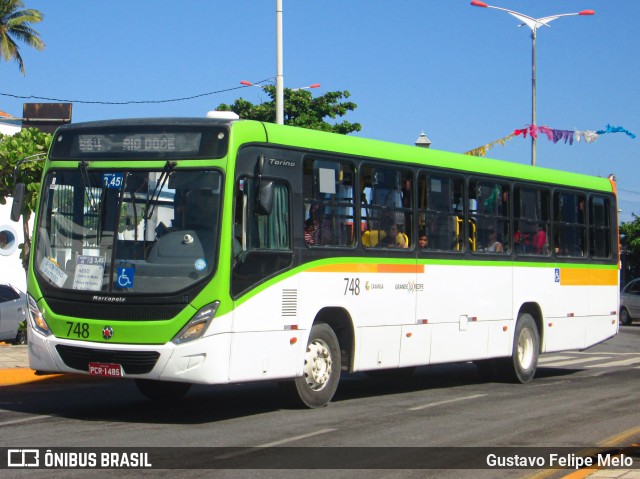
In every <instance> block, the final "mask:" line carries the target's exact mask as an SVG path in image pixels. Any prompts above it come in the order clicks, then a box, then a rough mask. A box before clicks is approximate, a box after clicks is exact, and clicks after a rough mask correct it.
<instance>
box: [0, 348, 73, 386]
mask: <svg viewBox="0 0 640 479" xmlns="http://www.w3.org/2000/svg"><path fill="white" fill-rule="evenodd" d="M62 376H64V375H63V374H37V373H36V372H35V371H34V370H33V369H31V368H29V359H28V357H27V346H13V345H11V344H8V343H3V342H0V387H2V386H12V385H16V384H25V383H31V382H34V381H41V380H43V379H51V378H57V377H62Z"/></svg>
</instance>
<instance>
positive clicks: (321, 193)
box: [303, 159, 355, 246]
mask: <svg viewBox="0 0 640 479" xmlns="http://www.w3.org/2000/svg"><path fill="white" fill-rule="evenodd" d="M353 186H354V175H353V166H352V165H350V164H348V163H344V162H338V161H329V160H314V159H306V160H305V162H304V174H303V196H304V225H305V226H304V228H305V231H304V239H305V243H306V244H307V246H353V245H354V244H355V231H354V225H355V218H354V207H353V203H354V200H353Z"/></svg>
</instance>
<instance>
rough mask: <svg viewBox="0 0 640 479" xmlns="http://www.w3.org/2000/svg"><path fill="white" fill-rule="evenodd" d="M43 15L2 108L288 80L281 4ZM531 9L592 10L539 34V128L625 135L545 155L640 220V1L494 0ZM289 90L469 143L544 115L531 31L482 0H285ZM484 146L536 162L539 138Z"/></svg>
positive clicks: (535, 13) (94, 6)
mask: <svg viewBox="0 0 640 479" xmlns="http://www.w3.org/2000/svg"><path fill="white" fill-rule="evenodd" d="M24 1H25V3H26V5H27V7H29V8H36V9H38V10H40V11H42V12H43V13H44V15H45V19H44V21H43V22H42V23H40V24H38V25H36V26H35V28H36V30H38V31H39V32H40V34H41V36H42V38H43V40H44V41H45V43H46V44H47V48H46V49H45V50H44V51H42V52H38V51H35V50H33V49H30V48H28V47H26V46H24V47H23V48H22V49H21V53H22V56H23V59H24V61H25V66H26V76H24V77H23V76H22V75H21V74H20V72H19V70H18V68H17V64H14V63H6V62H2V63H0V111H5V112H7V113H10V114H12V115H15V116H21V114H22V104H23V103H24V102H39V101H41V100H39V99H37V98H27V99H24V98H14V97H13V96H10V95H17V96H26V97H30V96H33V97H47V98H55V99H60V100H81V101H84V102H126V101H144V100H149V101H158V100H169V99H176V98H184V97H191V96H196V95H201V94H204V93H209V92H216V91H220V90H229V89H232V90H230V91H226V92H224V93H217V94H211V95H205V96H201V97H199V98H195V99H191V100H184V101H175V102H163V103H155V104H153V103H149V104H135V105H103V104H95V103H94V104H92V103H81V102H74V105H73V120H74V121H75V122H78V121H88V120H98V119H106V118H119V117H149V116H204V115H205V114H206V112H207V111H208V110H212V109H215V107H216V106H217V105H219V104H220V103H231V102H233V100H235V99H236V98H238V97H243V98H245V99H247V100H249V101H252V102H254V103H256V102H260V101H262V100H266V99H267V97H266V95H264V93H262V92H261V91H260V90H259V89H257V88H242V89H241V88H238V89H235V88H237V87H240V84H239V82H240V80H249V81H254V82H255V81H260V80H264V79H269V78H274V77H275V55H276V52H275V50H276V42H275V6H276V2H275V0H234V1H222V0H183V1H180V2H176V1H175V0H135V1H131V0H110V1H108V2H107V1H103V0H64V1H56V2H54V1H51V0H24ZM490 3H491V4H492V5H496V6H500V7H503V8H509V9H513V10H517V11H519V12H522V13H525V14H527V15H530V16H532V17H545V16H549V15H554V14H559V13H570V12H577V11H580V10H584V9H594V10H595V11H596V15H595V16H590V17H567V18H560V19H557V20H555V21H554V22H552V23H551V28H542V29H540V30H539V31H538V39H537V53H538V61H537V77H538V78H537V116H538V121H537V123H538V125H547V126H549V127H550V128H553V129H558V130H601V129H604V128H605V127H606V126H607V124H611V125H614V126H621V127H623V128H625V129H627V130H629V131H631V132H633V133H635V134H637V135H639V137H638V138H636V139H631V138H630V137H629V136H627V135H626V134H624V133H611V134H605V135H601V136H599V137H598V139H597V140H596V141H595V142H594V143H591V144H586V143H584V142H580V143H577V144H576V143H574V144H573V145H568V144H564V143H557V144H554V143H552V142H551V141H549V140H547V138H546V137H542V138H540V139H539V140H538V165H539V166H544V167H550V168H557V169H560V170H566V171H575V172H580V173H586V174H590V175H597V176H607V175H608V174H609V173H615V174H616V176H617V177H618V187H619V189H620V208H621V209H622V213H621V220H622V221H629V220H630V219H631V213H632V212H634V213H637V214H640V172H639V169H638V166H637V165H638V164H639V163H640V94H639V91H638V90H639V89H640V56H639V55H638V47H639V46H640V28H639V27H640V23H639V20H638V19H639V18H640V2H638V1H636V0H631V1H630V0H564V1H562V2H558V1H553V0H495V2H490ZM283 12H284V80H285V85H286V86H287V87H291V88H294V87H300V86H304V85H309V84H311V83H320V84H321V85H322V87H321V88H320V89H318V90H312V91H314V94H322V93H325V92H328V91H335V90H348V91H350V92H351V95H352V96H351V98H350V99H351V100H352V101H354V102H355V103H356V104H357V105H358V108H357V109H356V110H355V111H354V112H351V113H349V114H348V115H347V116H346V119H348V120H349V121H352V122H359V123H361V124H362V127H363V129H362V131H361V132H360V133H358V135H359V136H364V137H369V138H376V139H380V140H386V141H393V142H398V143H405V144H413V143H414V142H415V141H416V139H417V137H418V135H419V134H420V133H421V131H424V132H425V133H426V134H427V136H428V137H429V139H430V140H431V141H432V143H433V148H437V149H442V150H449V151H456V152H465V151H468V150H471V149H474V148H477V147H479V146H482V145H485V144H488V143H490V142H493V141H495V140H498V139H500V138H503V137H505V136H507V135H509V134H510V133H512V132H513V131H514V130H515V129H520V128H524V127H526V126H527V125H529V123H530V122H531V33H530V32H531V31H530V30H529V29H528V28H527V27H522V28H518V21H517V20H516V19H515V18H513V17H511V16H510V15H508V14H506V13H505V12H501V11H497V10H489V9H482V8H476V7H473V6H471V5H470V0H396V1H392V0H322V1H319V0H315V1H312V0H283ZM487 156H489V157H493V158H498V159H503V160H508V161H513V162H519V163H525V164H528V163H530V161H531V143H530V141H529V139H528V138H527V139H526V140H525V139H523V138H522V137H516V138H513V139H512V140H510V141H508V142H507V143H506V146H500V145H497V146H495V147H494V148H493V149H491V150H490V151H489V152H488V154H487Z"/></svg>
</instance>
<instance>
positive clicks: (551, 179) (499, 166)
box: [232, 120, 613, 192]
mask: <svg viewBox="0 0 640 479" xmlns="http://www.w3.org/2000/svg"><path fill="white" fill-rule="evenodd" d="M252 123H255V122H253V121H250V120H240V121H237V122H235V123H234V124H233V127H232V128H233V130H234V131H235V133H236V135H237V134H240V135H242V133H241V131H242V130H244V129H245V128H247V130H253V128H254V127H255V125H250V124H252ZM263 127H264V129H265V132H266V134H267V139H268V140H267V141H268V142H269V143H274V144H281V145H287V146H292V147H296V148H305V149H308V150H317V151H331V152H335V153H340V154H345V155H352V156H361V157H369V158H380V159H384V160H393V161H398V162H400V163H413V164H416V163H417V164H424V165H425V166H432V167H436V168H446V169H454V170H459V171H460V172H472V173H480V174H490V175H493V176H501V177H504V178H508V179H522V180H530V181H536V182H542V183H548V184H554V185H563V186H571V187H576V188H587V189H592V190H599V191H607V192H611V191H613V187H612V185H611V182H610V181H609V179H608V178H601V177H596V176H589V175H583V174H579V173H569V172H565V171H560V170H554V169H550V168H541V167H538V166H536V167H533V166H530V165H523V164H519V163H512V162H508V161H502V160H494V159H489V158H483V157H477V156H470V155H464V154H461V153H451V152H447V151H440V150H433V149H430V148H429V149H428V148H418V147H416V146H411V145H402V144H398V143H391V142H385V141H379V140H371V139H366V138H360V137H355V136H347V135H340V134H335V133H328V132H322V131H317V130H308V129H304V128H296V127H291V126H283V125H276V124H273V123H263ZM253 131H255V130H253Z"/></svg>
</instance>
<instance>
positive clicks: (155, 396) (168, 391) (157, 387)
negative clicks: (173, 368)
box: [135, 379, 191, 402]
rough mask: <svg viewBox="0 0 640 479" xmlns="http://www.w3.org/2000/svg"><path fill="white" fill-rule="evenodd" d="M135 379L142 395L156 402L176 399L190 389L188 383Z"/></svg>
mask: <svg viewBox="0 0 640 479" xmlns="http://www.w3.org/2000/svg"><path fill="white" fill-rule="evenodd" d="M135 381H136V386H137V387H138V390H139V391H140V392H141V393H142V395H143V396H144V397H146V398H147V399H151V400H152V401H158V402H172V401H177V400H178V399H180V398H181V397H183V396H184V395H185V394H187V392H189V389H191V384H190V383H178V382H171V381H154V380H151V379H136V380H135Z"/></svg>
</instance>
